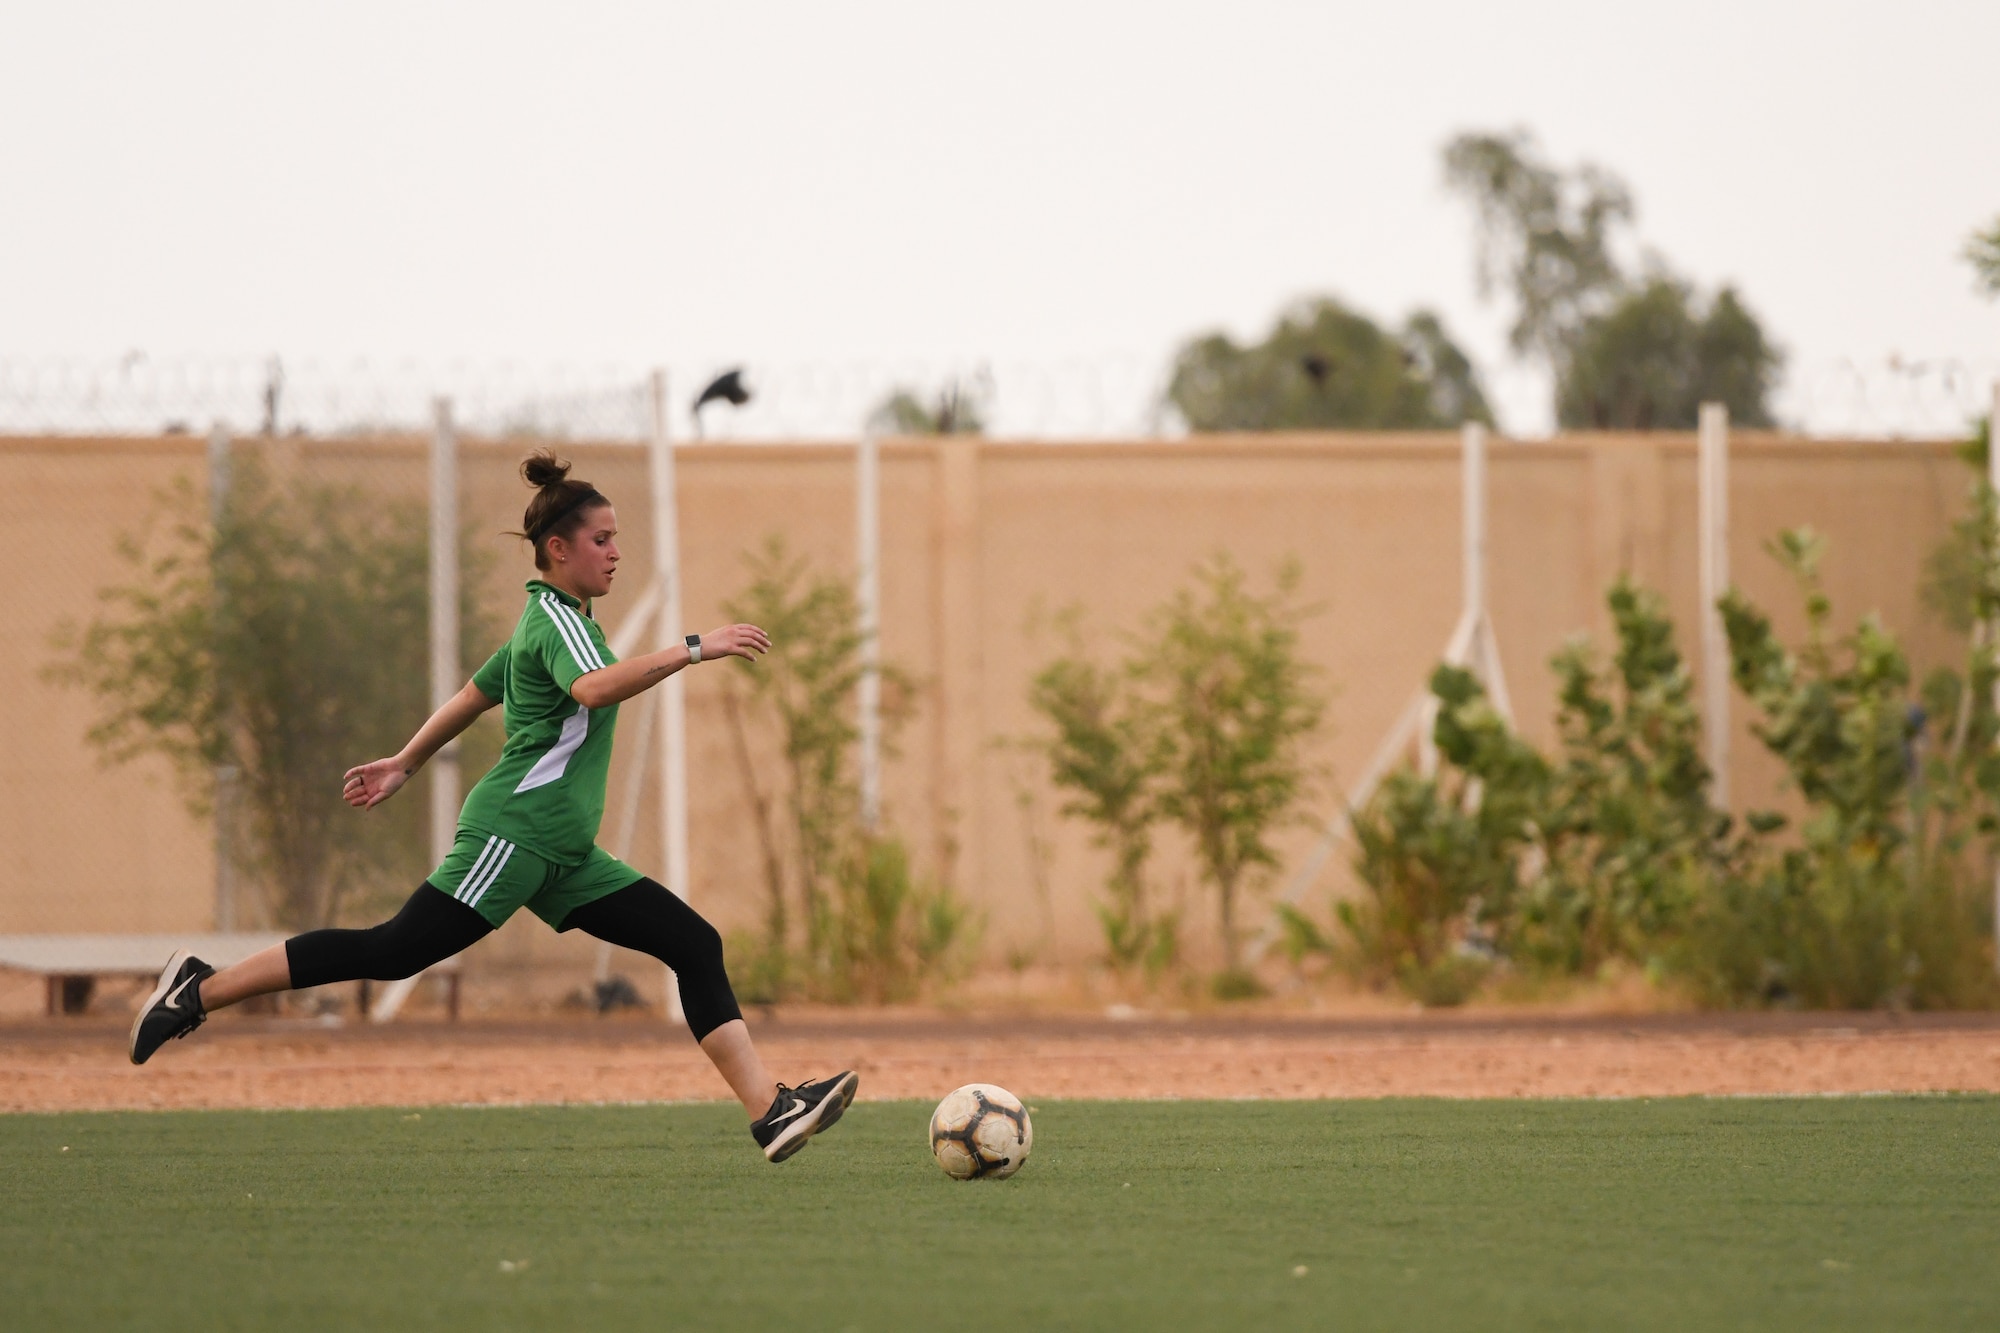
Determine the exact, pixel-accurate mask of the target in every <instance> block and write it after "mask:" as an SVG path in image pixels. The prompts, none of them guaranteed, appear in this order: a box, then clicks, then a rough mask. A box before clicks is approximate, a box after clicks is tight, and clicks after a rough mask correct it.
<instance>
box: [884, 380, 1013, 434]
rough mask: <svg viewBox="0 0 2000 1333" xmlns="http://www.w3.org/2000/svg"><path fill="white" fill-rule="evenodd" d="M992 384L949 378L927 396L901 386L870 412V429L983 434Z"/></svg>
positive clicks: (920, 432)
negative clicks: (935, 392) (934, 393)
mask: <svg viewBox="0 0 2000 1333" xmlns="http://www.w3.org/2000/svg"><path fill="white" fill-rule="evenodd" d="M991 396H992V388H991V386H990V385H989V384H987V383H986V382H985V381H984V380H983V379H982V380H981V381H979V382H978V383H975V384H970V385H968V384H965V383H962V382H960V381H958V380H952V381H950V382H948V383H947V384H946V385H945V386H944V387H943V388H942V389H939V390H938V391H937V394H936V395H935V396H934V397H932V398H930V399H928V400H926V399H925V398H924V397H923V395H922V394H920V393H919V392H918V391H917V390H915V389H911V388H907V387H900V386H899V387H897V388H895V389H892V390H890V392H889V394H888V396H887V397H885V398H884V399H883V400H882V401H881V402H879V403H877V404H876V405H875V407H874V409H873V410H872V411H870V412H869V413H868V421H867V429H868V430H869V431H870V432H871V433H873V434H877V435H983V434H985V432H986V413H987V400H988V399H989V398H991Z"/></svg>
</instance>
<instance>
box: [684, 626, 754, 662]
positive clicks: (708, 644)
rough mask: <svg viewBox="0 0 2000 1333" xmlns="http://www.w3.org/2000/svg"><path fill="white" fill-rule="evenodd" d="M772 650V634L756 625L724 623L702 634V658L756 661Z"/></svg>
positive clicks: (704, 659) (703, 659)
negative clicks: (718, 627)
mask: <svg viewBox="0 0 2000 1333" xmlns="http://www.w3.org/2000/svg"><path fill="white" fill-rule="evenodd" d="M770 651H771V636H770V635H768V634H766V633H765V632H764V631H763V630H761V629H758V628H757V627H756V626H755V625H724V626H723V627H722V628H721V629H715V630H710V631H709V632H708V633H706V634H704V635H702V636H701V660H702V661H704V662H706V661H707V660H708V659H709V658H711V657H740V658H742V659H744V660H745V661H747V662H754V661H756V660H757V659H758V658H760V657H762V656H763V655H764V654H765V653H768V652H770Z"/></svg>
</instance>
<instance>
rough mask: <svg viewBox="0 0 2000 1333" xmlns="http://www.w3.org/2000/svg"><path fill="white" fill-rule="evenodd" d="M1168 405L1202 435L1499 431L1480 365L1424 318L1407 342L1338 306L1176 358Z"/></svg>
mask: <svg viewBox="0 0 2000 1333" xmlns="http://www.w3.org/2000/svg"><path fill="white" fill-rule="evenodd" d="M1167 401H1168V402H1169V403H1170V404H1172V406H1173V407H1174V408H1175V409H1177V410H1178V411H1179V412H1180V414H1181V416H1182V417H1183V418H1185V419H1186V421H1187V423H1188V425H1189V426H1190V427H1191V428H1193V429H1195V430H1203V431H1213V430H1313V429H1319V430H1330V429H1345V430H1411V429H1416V430H1421V429H1432V428H1439V427H1445V426H1454V425H1457V424H1459V423H1460V422H1462V421H1468V420H1471V421H1485V422H1491V421H1492V419H1493V414H1492V412H1491V411H1490V410H1489V409H1488V407H1487V405H1486V396H1485V393H1484V392H1483V391H1482V390H1481V388H1480V385H1479V376H1478V373H1477V372H1476V371H1475V370H1474V369H1473V366H1472V362H1471V359H1470V358H1468V357H1467V356H1466V355H1465V353H1464V352H1463V351H1461V350H1460V349H1459V347H1458V346H1457V344H1456V343H1454V342H1453V341H1452V340H1451V337H1450V335H1449V334H1448V333H1447V332H1446V331H1445V327H1444V324H1443V321H1441V320H1440V319H1439V318H1438V317H1437V316H1436V315H1435V314H1432V313H1431V312H1429V311H1424V310H1419V311H1417V312H1416V313H1414V314H1412V315H1411V316H1410V318H1409V319H1408V321H1406V322H1405V324H1404V326H1403V328H1402V330H1401V331H1400V332H1399V333H1394V334H1392V333H1390V332H1388V331H1387V330H1385V329H1383V328H1382V327H1381V326H1380V325H1378V324H1376V323H1375V321H1374V320H1372V319H1370V318H1368V316H1366V315H1364V314H1361V313H1359V312H1358V311H1355V310H1352V309H1350V308H1349V307H1348V306H1346V305H1344V304H1342V303H1341V302H1340V301H1338V300H1336V299H1334V298H1333V297H1330V296H1327V297H1317V298H1314V299H1311V300H1306V301H1301V302H1299V303H1297V304H1296V305H1294V306H1292V307H1291V308H1290V309H1288V310H1287V311H1285V312H1284V313H1283V314H1282V315H1281V316H1280V317H1279V319H1278V322H1277V324H1276V325H1275V326H1274V327H1273V328H1272V330H1271V332H1270V334H1269V335H1268V336H1266V337H1265V339H1264V341H1262V342H1261V343H1254V344H1251V345H1249V346H1240V345H1238V344H1237V343H1236V342H1235V341H1234V340H1233V339H1231V338H1230V337H1229V336H1228V335H1227V334H1224V333H1211V334H1206V335H1204V336H1202V337H1198V338H1194V339H1192V340H1190V341H1189V342H1187V343H1186V344H1185V345H1183V346H1182V348H1181V350H1180V352H1179V353H1178V354H1177V355H1176V356H1175V358H1174V368H1173V375H1172V379H1171V380H1170V382H1169V384H1168V387H1167Z"/></svg>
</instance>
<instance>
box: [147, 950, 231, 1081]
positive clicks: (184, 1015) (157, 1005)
mask: <svg viewBox="0 0 2000 1333" xmlns="http://www.w3.org/2000/svg"><path fill="white" fill-rule="evenodd" d="M214 975H215V969H214V968H212V967H210V966H209V965H208V964H207V963H204V962H202V961H201V959H199V958H196V957H195V956H194V955H193V954H191V953H189V952H188V951H187V950H186V949H181V950H179V951H178V952H176V953H175V954H174V956H173V957H172V958H169V959H168V960H167V968H166V971H164V972H162V973H160V984H159V985H157V986H155V987H153V993H152V994H151V995H148V996H147V997H146V1003H145V1004H144V1005H142V1006H140V1008H139V1016H138V1017H137V1018H135V1019H133V1020H132V1063H133V1064H135V1065H143V1064H145V1063H146V1060H147V1058H148V1057H150V1056H151V1055H152V1054H153V1052H154V1051H157V1050H159V1049H160V1046H161V1045H162V1044H163V1043H164V1042H165V1041H166V1040H167V1038H169V1037H185V1036H186V1035H187V1034H188V1033H190V1032H192V1031H194V1030H195V1029H196V1028H198V1027H200V1026H201V1025H202V1021H203V1020H204V1019H206V1018H207V1017H208V1010H206V1009H204V1008H202V1007H201V983H202V981H203V980H204V979H205V978H207V977H212V976H214Z"/></svg>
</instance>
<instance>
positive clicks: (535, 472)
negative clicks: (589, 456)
mask: <svg viewBox="0 0 2000 1333" xmlns="http://www.w3.org/2000/svg"><path fill="white" fill-rule="evenodd" d="M568 476H569V464H568V463H567V462H566V461H564V460H563V459H560V458H557V457H556V456H555V455H554V454H552V453H550V452H549V451H548V450H547V449H537V450H536V451H535V452H534V453H532V454H529V455H528V456H527V457H526V458H524V459H522V460H521V480H522V481H525V482H527V483H528V484H529V485H530V486H534V487H538V488H539V487H543V486H554V485H557V484H559V483H560V482H562V480H563V479H564V478H566V477H568Z"/></svg>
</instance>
